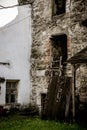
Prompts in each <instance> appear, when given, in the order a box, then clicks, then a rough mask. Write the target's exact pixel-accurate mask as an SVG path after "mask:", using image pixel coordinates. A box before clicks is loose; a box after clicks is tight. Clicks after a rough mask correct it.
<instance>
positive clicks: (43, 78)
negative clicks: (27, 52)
mask: <svg viewBox="0 0 87 130" xmlns="http://www.w3.org/2000/svg"><path fill="white" fill-rule="evenodd" d="M19 3H20V5H21V4H31V7H32V50H31V72H30V73H31V82H32V92H31V102H32V103H36V104H38V106H39V108H41V101H42V100H44V98H45V96H46V93H47V90H48V86H49V84H50V82H51V81H52V76H54V75H56V74H57V75H60V76H61V75H62V72H63V75H64V76H66V77H72V66H71V64H69V63H68V64H66V61H67V60H68V59H69V58H70V57H72V56H73V55H75V54H76V53H77V52H79V51H80V50H82V49H83V48H85V47H86V46H87V45H86V44H87V28H86V27H85V26H83V25H82V21H83V20H85V18H86V11H87V10H86V6H87V2H86V0H84V1H83V0H26V1H25V0H19ZM56 64H57V65H56ZM84 66H85V69H84ZM53 67H54V68H53ZM55 68H56V69H55ZM84 79H86V65H81V66H80V67H79V68H78V69H77V73H76V88H77V89H76V94H78V92H79V89H80V88H81V85H82V82H83V81H82V80H84ZM41 98H42V100H41ZM42 105H43V103H42Z"/></svg>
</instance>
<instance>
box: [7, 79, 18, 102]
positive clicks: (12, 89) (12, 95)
mask: <svg viewBox="0 0 87 130" xmlns="http://www.w3.org/2000/svg"><path fill="white" fill-rule="evenodd" d="M17 84H18V81H7V82H6V103H16V99H17Z"/></svg>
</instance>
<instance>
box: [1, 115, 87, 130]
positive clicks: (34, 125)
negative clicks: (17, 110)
mask: <svg viewBox="0 0 87 130" xmlns="http://www.w3.org/2000/svg"><path fill="white" fill-rule="evenodd" d="M0 130H87V129H85V128H81V127H80V126H79V125H77V124H68V123H60V122H55V121H48V120H46V121H45V120H41V119H39V118H29V117H22V116H17V115H15V116H9V117H4V118H0Z"/></svg>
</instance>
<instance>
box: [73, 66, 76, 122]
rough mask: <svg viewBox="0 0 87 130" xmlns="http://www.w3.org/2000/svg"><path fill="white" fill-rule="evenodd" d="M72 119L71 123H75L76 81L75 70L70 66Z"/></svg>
mask: <svg viewBox="0 0 87 130" xmlns="http://www.w3.org/2000/svg"><path fill="white" fill-rule="evenodd" d="M72 67H73V68H72V75H73V76H72V117H73V122H74V121H75V84H76V83H75V81H76V70H75V65H73V66H72Z"/></svg>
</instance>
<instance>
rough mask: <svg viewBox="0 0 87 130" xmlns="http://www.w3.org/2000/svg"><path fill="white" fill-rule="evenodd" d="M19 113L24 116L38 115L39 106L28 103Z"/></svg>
mask: <svg viewBox="0 0 87 130" xmlns="http://www.w3.org/2000/svg"><path fill="white" fill-rule="evenodd" d="M21 115H25V116H31V117H33V116H38V115H39V108H38V106H37V105H36V104H35V105H32V104H29V106H28V107H26V108H24V109H23V110H21Z"/></svg>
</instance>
